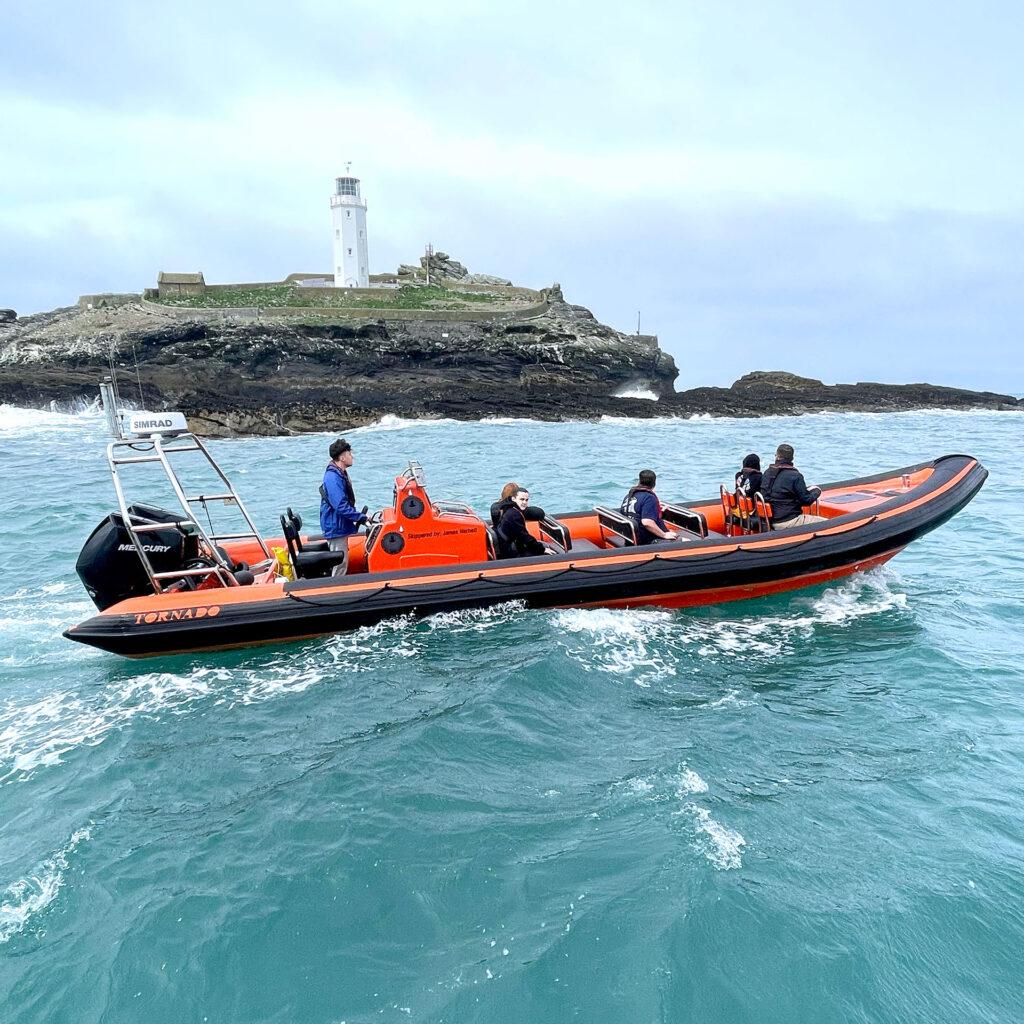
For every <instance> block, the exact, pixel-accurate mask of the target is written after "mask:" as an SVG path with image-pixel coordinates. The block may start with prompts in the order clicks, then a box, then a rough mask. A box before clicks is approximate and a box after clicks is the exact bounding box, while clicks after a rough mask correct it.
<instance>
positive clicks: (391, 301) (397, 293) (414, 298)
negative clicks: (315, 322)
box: [157, 284, 511, 309]
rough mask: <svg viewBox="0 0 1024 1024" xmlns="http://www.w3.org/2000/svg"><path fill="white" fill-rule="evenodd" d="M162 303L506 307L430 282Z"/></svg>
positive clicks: (226, 292)
mask: <svg viewBox="0 0 1024 1024" xmlns="http://www.w3.org/2000/svg"><path fill="white" fill-rule="evenodd" d="M157 301H158V302H160V303H162V304H164V305H166V306H189V307H196V308H210V309H213V308H236V307H239V306H249V307H251V306H259V307H261V308H266V307H270V308H272V307H274V306H311V307H318V308H320V309H326V308H330V309H367V308H369V309H466V308H472V306H473V305H476V306H477V307H479V306H481V305H489V306H507V305H510V304H511V303H510V300H509V299H508V298H507V297H506V296H503V295H495V294H489V293H486V292H460V291H453V290H451V289H448V288H438V287H436V286H434V285H428V286H408V285H403V286H402V287H400V288H382V289H381V290H380V294H379V295H366V294H363V295H351V294H350V293H349V292H347V291H346V289H344V288H338V289H336V290H335V291H333V292H325V291H322V290H320V289H317V290H315V291H314V290H312V289H309V288H302V287H299V286H297V285H292V284H271V285H263V286H261V287H259V288H224V289H219V290H217V291H208V292H204V293H203V294H202V295H179V296H177V297H175V298H165V299H157Z"/></svg>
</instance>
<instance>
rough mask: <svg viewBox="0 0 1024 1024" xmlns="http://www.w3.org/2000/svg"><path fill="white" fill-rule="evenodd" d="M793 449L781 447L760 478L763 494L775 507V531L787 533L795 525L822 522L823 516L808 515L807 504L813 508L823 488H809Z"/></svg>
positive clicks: (773, 521)
mask: <svg viewBox="0 0 1024 1024" xmlns="http://www.w3.org/2000/svg"><path fill="white" fill-rule="evenodd" d="M793 455H794V452H793V446H792V445H790V444H780V445H779V447H778V450H777V451H776V452H775V461H774V462H773V463H772V464H771V465H770V466H769V467H768V468H767V469H766V470H765V473H764V476H763V478H762V479H761V493H762V494H763V495H764V499H765V501H767V502H768V504H769V505H771V507H772V528H773V529H776V530H788V529H791V528H792V527H794V526H807V525H808V524H810V523H823V522H824V521H825V517H824V516H811V515H805V514H804V512H803V508H804V506H805V505H813V504H814V503H815V502H816V501H817V500H818V495H820V494H821V488H820V487H811V488H808V486H807V484H806V483H805V482H804V475H803V473H801V472H800V470H798V469H797V468H796V467H795V466H794V465H793Z"/></svg>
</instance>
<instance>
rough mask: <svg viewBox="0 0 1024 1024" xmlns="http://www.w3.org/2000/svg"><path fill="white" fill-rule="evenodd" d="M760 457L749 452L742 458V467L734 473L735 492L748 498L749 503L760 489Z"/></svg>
mask: <svg viewBox="0 0 1024 1024" xmlns="http://www.w3.org/2000/svg"><path fill="white" fill-rule="evenodd" d="M761 479H762V477H761V459H760V457H759V456H757V455H754V454H751V455H748V456H747V457H746V458H745V459H744V460H743V468H742V469H741V470H740V471H739V472H738V473H737V474H736V493H737V494H741V495H743V497H744V498H749V499H750V501H751V503H753V501H754V495H755V494H757V492H758V491H759V490H761Z"/></svg>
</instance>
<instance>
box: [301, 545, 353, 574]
mask: <svg viewBox="0 0 1024 1024" xmlns="http://www.w3.org/2000/svg"><path fill="white" fill-rule="evenodd" d="M344 561H345V552H344V551H300V552H299V553H298V554H297V555H296V556H295V571H296V573H298V575H299V576H300V577H302V579H306V580H310V579H316V578H317V577H320V576H329V575H330V574H331V570H332V569H333V568H334V567H335V566H336V565H341V563H342V562H344Z"/></svg>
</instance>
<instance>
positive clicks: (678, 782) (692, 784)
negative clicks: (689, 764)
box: [675, 768, 708, 799]
mask: <svg viewBox="0 0 1024 1024" xmlns="http://www.w3.org/2000/svg"><path fill="white" fill-rule="evenodd" d="M675 786H676V796H677V797H678V798H680V799H682V797H684V796H686V795H687V794H690V793H706V792H707V791H708V784H707V783H706V782H705V781H704V780H703V779H702V778H701V777H700V776H699V775H698V774H697V773H696V772H695V771H693V769H692V768H684V769H683V771H682V773H681V774H680V775H678V776H677V777H676V779H675Z"/></svg>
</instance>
